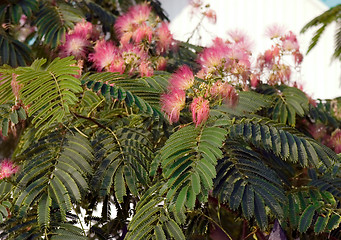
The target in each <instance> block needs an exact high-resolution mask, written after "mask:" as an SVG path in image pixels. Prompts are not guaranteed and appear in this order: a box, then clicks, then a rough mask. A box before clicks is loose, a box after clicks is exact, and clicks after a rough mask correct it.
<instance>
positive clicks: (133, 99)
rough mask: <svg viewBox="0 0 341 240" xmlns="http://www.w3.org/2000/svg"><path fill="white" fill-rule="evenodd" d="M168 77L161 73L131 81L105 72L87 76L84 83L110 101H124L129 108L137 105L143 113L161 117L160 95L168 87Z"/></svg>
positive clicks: (83, 80) (166, 74)
mask: <svg viewBox="0 0 341 240" xmlns="http://www.w3.org/2000/svg"><path fill="white" fill-rule="evenodd" d="M168 76H169V74H168V73H163V72H161V73H160V74H158V73H156V75H154V76H152V77H143V78H138V79H129V78H128V76H125V75H120V74H118V73H110V72H105V73H96V74H92V75H89V76H86V77H84V78H83V79H82V83H83V84H86V86H87V87H88V88H90V89H92V90H93V91H94V92H100V93H101V94H102V95H103V96H104V97H105V98H106V99H107V100H109V101H111V100H119V101H124V102H125V103H126V105H127V106H128V107H131V106H133V105H135V106H136V107H137V108H138V109H139V110H140V111H141V112H145V113H149V114H153V115H154V116H160V115H161V113H160V110H159V100H160V94H161V93H162V92H163V91H164V90H165V89H166V87H167V83H168V81H167V79H168Z"/></svg>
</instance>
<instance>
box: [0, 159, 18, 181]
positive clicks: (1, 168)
mask: <svg viewBox="0 0 341 240" xmlns="http://www.w3.org/2000/svg"><path fill="white" fill-rule="evenodd" d="M18 170H19V167H18V166H15V164H14V163H13V162H12V161H11V160H10V159H3V160H2V161H1V163H0V179H3V178H9V177H11V176H12V175H13V174H15V173H16V172H18Z"/></svg>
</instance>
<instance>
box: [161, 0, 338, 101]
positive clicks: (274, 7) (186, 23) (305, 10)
mask: <svg viewBox="0 0 341 240" xmlns="http://www.w3.org/2000/svg"><path fill="white" fill-rule="evenodd" d="M160 2H161V3H162V6H163V8H164V9H165V10H166V12H167V13H168V14H169V17H170V19H171V30H172V32H173V34H174V36H175V38H176V39H179V40H183V41H186V40H187V39H188V37H189V36H190V33H191V32H192V31H193V29H195V27H196V25H197V23H198V21H199V18H198V17H196V16H192V17H191V9H192V8H191V7H190V5H189V2H188V0H161V1H160ZM204 2H205V3H209V4H210V6H211V8H212V9H213V10H215V11H216V14H217V23H216V24H211V23H209V22H208V21H206V20H205V21H204V24H203V27H202V28H201V29H200V31H199V34H195V35H194V37H193V38H192V39H191V41H190V42H192V43H195V44H201V45H209V44H210V43H211V39H212V38H214V37H216V36H219V37H222V38H226V36H227V32H228V31H229V30H235V29H240V30H243V31H245V32H246V33H247V34H248V35H249V36H250V38H251V39H253V40H254V41H255V44H254V50H255V53H256V54H254V56H255V58H256V57H257V55H258V53H259V52H260V51H263V50H265V49H266V48H269V47H270V46H271V45H270V44H271V42H270V41H269V40H268V39H267V38H266V37H265V35H264V32H265V29H266V27H268V26H269V25H272V24H274V23H278V24H280V25H283V26H284V27H285V28H286V29H287V30H291V31H293V32H294V33H296V34H297V35H298V39H299V42H300V46H301V52H302V53H306V50H307V49H308V46H309V42H310V39H311V38H312V36H313V32H314V31H309V32H307V33H306V34H304V35H300V34H299V32H300V30H301V29H302V27H303V26H304V25H305V24H306V23H307V22H309V21H310V20H311V19H313V18H314V17H316V16H318V15H319V14H321V13H323V12H324V11H326V10H327V9H328V7H327V6H325V5H324V4H323V3H321V2H320V1H319V0H205V1H204ZM334 33H335V26H334V25H332V26H330V27H329V28H327V30H326V32H325V33H324V34H323V36H322V38H321V40H320V42H319V43H318V44H317V46H316V47H315V48H314V49H313V50H312V51H311V52H310V53H309V54H308V55H307V56H305V58H304V60H303V64H302V69H301V72H300V77H299V78H300V80H299V81H300V82H301V83H302V84H303V85H304V90H305V91H306V92H307V93H308V94H310V95H312V96H313V97H314V98H322V99H325V98H334V97H338V96H341V87H340V82H341V63H340V62H338V61H333V62H331V56H332V54H333V50H334Z"/></svg>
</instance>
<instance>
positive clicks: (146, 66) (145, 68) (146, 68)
mask: <svg viewBox="0 0 341 240" xmlns="http://www.w3.org/2000/svg"><path fill="white" fill-rule="evenodd" d="M139 70H140V75H141V77H144V76H146V77H150V76H152V75H153V73H154V70H153V68H152V67H151V62H149V61H142V62H141V64H140V66H139Z"/></svg>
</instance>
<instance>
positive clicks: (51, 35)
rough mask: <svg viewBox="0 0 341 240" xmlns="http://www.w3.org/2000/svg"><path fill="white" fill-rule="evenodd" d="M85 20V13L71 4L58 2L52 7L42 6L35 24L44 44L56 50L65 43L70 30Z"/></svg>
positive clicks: (50, 5)
mask: <svg viewBox="0 0 341 240" xmlns="http://www.w3.org/2000/svg"><path fill="white" fill-rule="evenodd" d="M83 18H84V16H83V13H82V12H81V11H80V10H79V9H77V8H76V7H75V6H72V5H71V4H67V3H66V2H58V3H57V4H55V5H52V4H49V3H48V2H46V3H45V4H42V5H41V6H40V8H39V12H38V13H37V18H36V22H35V24H36V26H37V28H38V35H39V36H40V38H41V39H43V41H44V43H46V44H50V45H51V47H52V48H55V47H57V46H58V45H59V44H61V43H62V42H63V41H64V38H65V33H66V32H67V31H68V29H72V28H73V26H74V23H75V22H79V21H81V20H82V19H83Z"/></svg>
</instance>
